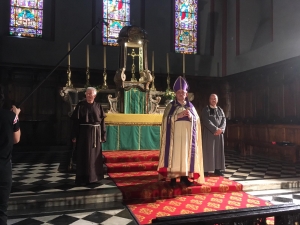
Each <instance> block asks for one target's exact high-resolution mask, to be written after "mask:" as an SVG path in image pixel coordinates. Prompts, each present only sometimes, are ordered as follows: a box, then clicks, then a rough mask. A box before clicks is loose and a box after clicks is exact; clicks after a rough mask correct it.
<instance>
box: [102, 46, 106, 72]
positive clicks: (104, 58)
mask: <svg viewBox="0 0 300 225" xmlns="http://www.w3.org/2000/svg"><path fill="white" fill-rule="evenodd" d="M103 67H104V68H106V47H104V48H103Z"/></svg>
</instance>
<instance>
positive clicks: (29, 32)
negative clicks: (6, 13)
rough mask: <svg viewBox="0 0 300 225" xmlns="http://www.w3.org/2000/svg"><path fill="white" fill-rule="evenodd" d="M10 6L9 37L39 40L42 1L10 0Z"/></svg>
mask: <svg viewBox="0 0 300 225" xmlns="http://www.w3.org/2000/svg"><path fill="white" fill-rule="evenodd" d="M10 5H11V8H10V24H9V33H10V35H11V36H18V37H33V38H34V37H38V38H41V37H42V33H43V0H11V3H10Z"/></svg>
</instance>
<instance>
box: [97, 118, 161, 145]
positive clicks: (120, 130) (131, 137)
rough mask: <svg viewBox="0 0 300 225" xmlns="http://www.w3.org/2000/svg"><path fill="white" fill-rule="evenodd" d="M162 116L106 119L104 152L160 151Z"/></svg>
mask: <svg viewBox="0 0 300 225" xmlns="http://www.w3.org/2000/svg"><path fill="white" fill-rule="evenodd" d="M161 123H162V114H113V113H108V114H107V117H106V118H105V124H106V132H107V140H106V142H105V143H103V144H102V149H103V151H108V150H110V151H114V150H159V148H160V133H161Z"/></svg>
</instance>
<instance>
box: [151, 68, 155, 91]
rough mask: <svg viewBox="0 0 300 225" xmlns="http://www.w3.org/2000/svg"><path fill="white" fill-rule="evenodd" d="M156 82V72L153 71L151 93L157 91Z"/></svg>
mask: <svg viewBox="0 0 300 225" xmlns="http://www.w3.org/2000/svg"><path fill="white" fill-rule="evenodd" d="M154 80H155V75H154V71H152V86H151V89H150V90H151V91H156V88H155V85H154Z"/></svg>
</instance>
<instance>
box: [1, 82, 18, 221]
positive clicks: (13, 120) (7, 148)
mask: <svg viewBox="0 0 300 225" xmlns="http://www.w3.org/2000/svg"><path fill="white" fill-rule="evenodd" d="M3 103H4V93H3V87H2V86H1V85H0V225H6V224H7V215H6V211H7V203H8V199H9V194H10V190H11V185H12V168H11V154H12V149H13V145H14V144H16V143H18V142H19V141H20V136H21V131H20V124H19V119H18V115H19V113H20V111H21V110H20V109H19V108H17V107H16V106H12V108H11V109H10V110H7V109H2V106H3Z"/></svg>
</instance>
